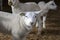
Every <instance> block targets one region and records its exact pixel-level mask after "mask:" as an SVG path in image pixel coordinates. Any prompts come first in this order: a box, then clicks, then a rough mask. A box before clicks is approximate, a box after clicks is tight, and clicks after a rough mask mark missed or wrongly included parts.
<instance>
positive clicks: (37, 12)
mask: <svg viewBox="0 0 60 40" xmlns="http://www.w3.org/2000/svg"><path fill="white" fill-rule="evenodd" d="M41 12H43V10H40V11H35V13H36V14H39V13H41Z"/></svg>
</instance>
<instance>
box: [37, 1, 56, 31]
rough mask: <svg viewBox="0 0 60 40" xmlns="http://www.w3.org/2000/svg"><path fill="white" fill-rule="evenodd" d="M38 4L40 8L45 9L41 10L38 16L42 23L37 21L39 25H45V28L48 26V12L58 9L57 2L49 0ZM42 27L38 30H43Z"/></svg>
mask: <svg viewBox="0 0 60 40" xmlns="http://www.w3.org/2000/svg"><path fill="white" fill-rule="evenodd" d="M38 5H39V7H40V9H43V12H41V13H40V14H39V15H38V17H37V18H38V22H40V23H37V25H38V27H40V26H41V27H42V26H43V28H44V29H45V28H46V26H45V22H46V17H47V13H48V11H49V10H56V9H57V5H56V4H55V2H54V1H49V2H48V3H45V2H44V1H40V2H39V3H38ZM40 17H41V18H40ZM39 25H40V26H39ZM41 27H40V29H38V30H40V31H41V30H42V29H41Z"/></svg>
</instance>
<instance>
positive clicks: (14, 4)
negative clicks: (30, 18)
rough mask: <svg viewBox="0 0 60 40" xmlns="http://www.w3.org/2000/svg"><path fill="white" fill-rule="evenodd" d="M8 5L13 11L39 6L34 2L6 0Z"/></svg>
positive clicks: (28, 9) (25, 10) (22, 10)
mask: <svg viewBox="0 0 60 40" xmlns="http://www.w3.org/2000/svg"><path fill="white" fill-rule="evenodd" d="M8 5H10V6H11V8H12V12H13V13H18V12H27V11H39V10H40V7H39V6H38V4H36V3H35V2H26V3H21V2H19V0H8ZM33 8H34V9H33Z"/></svg>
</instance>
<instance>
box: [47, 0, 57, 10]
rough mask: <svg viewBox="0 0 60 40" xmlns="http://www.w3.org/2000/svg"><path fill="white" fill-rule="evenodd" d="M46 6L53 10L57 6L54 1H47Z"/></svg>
mask: <svg viewBox="0 0 60 40" xmlns="http://www.w3.org/2000/svg"><path fill="white" fill-rule="evenodd" d="M47 6H48V8H49V9H52V10H55V9H56V8H57V5H56V4H55V2H54V1H50V2H48V3H47Z"/></svg>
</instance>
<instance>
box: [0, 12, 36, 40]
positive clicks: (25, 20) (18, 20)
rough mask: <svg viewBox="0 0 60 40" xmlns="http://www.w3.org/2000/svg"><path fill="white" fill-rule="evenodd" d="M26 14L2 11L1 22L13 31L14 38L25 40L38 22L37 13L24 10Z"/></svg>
mask: <svg viewBox="0 0 60 40" xmlns="http://www.w3.org/2000/svg"><path fill="white" fill-rule="evenodd" d="M24 14H25V15H20V14H14V13H12V14H11V13H7V12H2V11H0V24H2V25H3V27H4V28H5V29H7V30H9V31H11V33H12V36H13V40H23V39H24V38H25V35H27V34H28V33H29V32H30V31H31V29H32V27H33V26H34V25H35V23H36V16H37V13H35V12H24ZM31 23H33V24H31ZM1 27H2V26H0V28H1ZM4 28H3V29H4ZM24 40H25V39H24Z"/></svg>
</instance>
